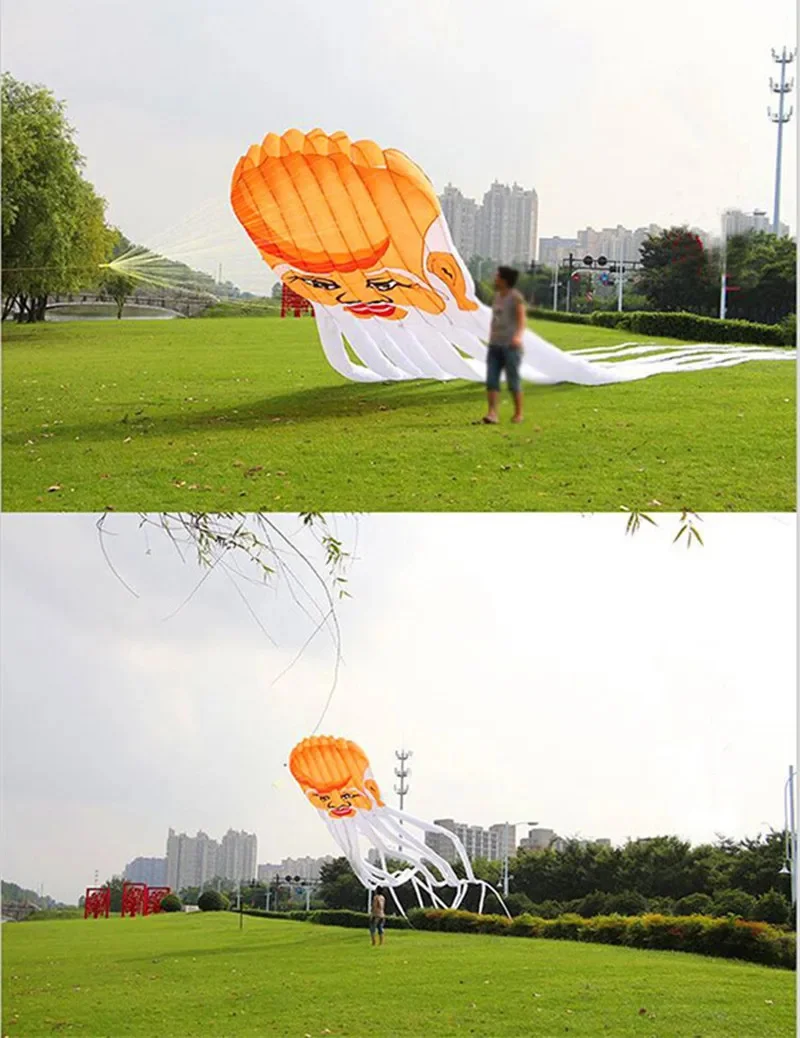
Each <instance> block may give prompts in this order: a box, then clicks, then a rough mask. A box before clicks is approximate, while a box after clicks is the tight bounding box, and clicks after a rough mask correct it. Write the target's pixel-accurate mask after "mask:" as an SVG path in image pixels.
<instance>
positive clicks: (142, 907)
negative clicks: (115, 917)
mask: <svg viewBox="0 0 800 1038" xmlns="http://www.w3.org/2000/svg"><path fill="white" fill-rule="evenodd" d="M126 915H129V916H130V917H131V919H132V918H133V917H134V916H135V915H147V884H146V883H123V884H122V918H123V919H124V918H125V916H126Z"/></svg>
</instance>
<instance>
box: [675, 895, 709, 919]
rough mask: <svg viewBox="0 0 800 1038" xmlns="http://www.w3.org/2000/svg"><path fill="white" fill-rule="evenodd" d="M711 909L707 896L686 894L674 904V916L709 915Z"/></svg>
mask: <svg viewBox="0 0 800 1038" xmlns="http://www.w3.org/2000/svg"><path fill="white" fill-rule="evenodd" d="M713 907H714V899H713V898H712V897H711V896H710V895H709V894H687V895H686V897H682V898H681V899H680V900H679V901H677V902H676V903H675V915H711V912H712V909H713Z"/></svg>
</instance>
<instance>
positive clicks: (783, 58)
mask: <svg viewBox="0 0 800 1038" xmlns="http://www.w3.org/2000/svg"><path fill="white" fill-rule="evenodd" d="M796 54H797V51H796V50H793V51H787V50H786V48H785V47H784V48H783V50H782V51H781V53H780V54H778V53H777V51H775V50H773V51H772V60H773V61H776V62H777V63H778V64H779V65H780V67H781V79H780V82H779V83H775V82H773V79H772V76H770V79H769V86H770V90H771V91H772V92H773V94H777V95H778V111H777V112H773V111H772V109H771V108H767V116H768V117H769V118H770V119H771V120H772V122H774V123H776V124H777V126H778V151H777V156H776V159H775V205H774V208H773V210H772V233H773V234H775V235H778V234H780V229H781V225H780V209H781V159H782V156H783V127H784V126H785V124H786V123H788V122H789V120H790V119H791V118H792V113H793V112H794V108H790V109H789V111H788V112H784V99H785V97H786V95H787V94H788V93H791V91H792V90H793V89H794V80H793V79H790V80H789V82H788V83H787V82H786V66H787V65H791V63H792V62H793V61H794V59H795V55H796Z"/></svg>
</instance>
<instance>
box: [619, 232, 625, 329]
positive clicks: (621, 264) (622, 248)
mask: <svg viewBox="0 0 800 1038" xmlns="http://www.w3.org/2000/svg"><path fill="white" fill-rule="evenodd" d="M617 241H618V245H617V251H618V252H619V263H618V264H617V310H618V311H620V312H621V311H622V292H623V289H624V284H625V245H624V243H623V241H622V237H621V236H620V237H619V238H618V239H617Z"/></svg>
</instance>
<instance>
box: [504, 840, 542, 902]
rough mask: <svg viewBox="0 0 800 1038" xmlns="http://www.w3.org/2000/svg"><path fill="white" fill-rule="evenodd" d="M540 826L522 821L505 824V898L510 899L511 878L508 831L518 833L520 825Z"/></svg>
mask: <svg viewBox="0 0 800 1038" xmlns="http://www.w3.org/2000/svg"><path fill="white" fill-rule="evenodd" d="M538 824H539V823H538V822H525V821H522V822H506V823H505V827H506V828H505V838H504V840H503V844H504V847H503V897H508V878H509V877H508V857H509V855H508V843H509V840H508V830H509V829H511V828H513V829H514V832H516V831H517V826H518V825H530V826H534V825H538Z"/></svg>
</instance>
